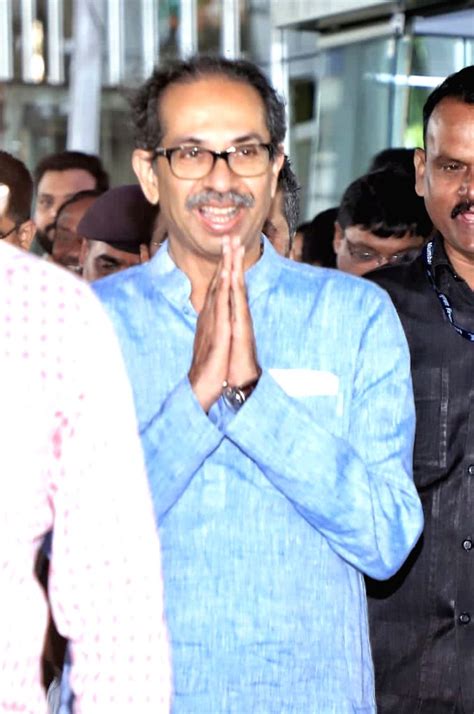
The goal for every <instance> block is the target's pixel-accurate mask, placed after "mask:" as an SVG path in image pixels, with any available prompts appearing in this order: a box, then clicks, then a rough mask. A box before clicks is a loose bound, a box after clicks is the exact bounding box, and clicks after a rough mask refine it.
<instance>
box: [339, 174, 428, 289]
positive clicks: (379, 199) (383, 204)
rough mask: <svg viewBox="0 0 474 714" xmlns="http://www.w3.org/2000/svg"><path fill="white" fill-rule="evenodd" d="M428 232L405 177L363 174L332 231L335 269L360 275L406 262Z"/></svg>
mask: <svg viewBox="0 0 474 714" xmlns="http://www.w3.org/2000/svg"><path fill="white" fill-rule="evenodd" d="M432 231H433V225H432V223H431V220H430V217H429V216H428V214H427V212H426V209H425V204H424V202H423V199H422V198H420V197H419V196H418V195H417V194H416V192H415V189H414V187H413V186H412V183H411V180H410V179H409V178H408V177H407V176H406V175H405V174H402V173H399V172H397V171H393V170H392V169H384V170H381V171H374V172H373V173H371V174H366V176H362V177H361V178H358V179H357V180H356V181H353V183H351V184H350V186H349V187H348V188H347V189H346V190H345V192H344V195H343V196H342V200H341V204H340V206H339V210H338V214H337V220H336V222H335V227H334V251H335V253H336V263H337V267H338V268H339V270H344V271H345V272H347V273H352V274H353V275H365V273H368V272H369V271H371V270H374V269H376V268H380V267H381V266H383V265H387V264H391V265H393V264H396V263H404V262H410V261H411V260H413V259H414V258H416V256H417V255H418V254H419V253H420V251H421V249H422V247H423V245H424V243H425V242H426V240H427V239H428V238H429V236H430V235H431V233H432Z"/></svg>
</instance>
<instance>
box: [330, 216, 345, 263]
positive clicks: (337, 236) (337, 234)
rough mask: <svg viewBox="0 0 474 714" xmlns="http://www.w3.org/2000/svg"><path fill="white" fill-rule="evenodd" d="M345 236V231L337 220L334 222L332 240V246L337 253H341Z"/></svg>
mask: <svg viewBox="0 0 474 714" xmlns="http://www.w3.org/2000/svg"><path fill="white" fill-rule="evenodd" d="M343 238H344V231H343V230H342V228H341V226H340V225H339V223H338V222H337V221H335V222H334V238H333V241H332V247H333V250H334V252H335V253H336V255H337V254H338V253H339V251H340V249H341V246H342V241H343Z"/></svg>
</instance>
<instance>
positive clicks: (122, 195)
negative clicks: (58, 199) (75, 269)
mask: <svg viewBox="0 0 474 714" xmlns="http://www.w3.org/2000/svg"><path fill="white" fill-rule="evenodd" d="M157 213H158V208H157V206H155V205H153V204H151V203H149V202H148V201H147V199H146V198H145V196H144V195H143V191H142V190H141V188H140V186H137V185H132V184H131V185H128V186H118V187H117V188H112V189H110V190H109V191H106V192H105V193H104V194H103V195H102V196H101V197H100V198H99V199H98V200H97V201H96V202H95V203H94V205H93V206H91V208H90V209H89V210H88V211H87V212H86V213H85V215H84V216H83V218H82V220H81V222H80V223H79V226H78V233H79V234H80V236H81V238H82V247H81V254H80V264H81V266H82V277H83V278H84V280H87V281H88V282H92V281H93V280H99V279H100V278H103V277H105V276H107V275H111V274H112V273H117V272H119V271H121V270H125V269H127V268H131V267H133V266H134V265H138V264H139V263H140V262H142V258H141V257H140V250H141V247H144V248H145V249H146V251H147V253H149V246H150V241H151V236H152V232H153V227H154V222H155V218H156V215H157ZM142 249H143V248H142ZM146 259H148V255H147V258H146Z"/></svg>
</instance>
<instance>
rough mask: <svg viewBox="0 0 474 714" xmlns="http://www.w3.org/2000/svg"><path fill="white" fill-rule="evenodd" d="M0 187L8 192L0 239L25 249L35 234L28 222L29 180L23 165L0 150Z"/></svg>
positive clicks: (0, 216) (29, 209) (0, 220)
mask: <svg viewBox="0 0 474 714" xmlns="http://www.w3.org/2000/svg"><path fill="white" fill-rule="evenodd" d="M0 184H3V185H4V186H7V187H8V190H9V193H8V202H7V204H6V207H5V210H4V211H3V212H2V213H1V215H0V240H4V241H6V242H7V243H11V244H12V245H16V246H17V248H23V250H28V249H29V247H30V244H31V241H32V240H33V236H34V233H35V224H34V223H33V221H32V220H31V202H32V199H33V179H32V178H31V176H30V172H29V171H28V169H27V168H26V166H25V164H24V163H23V162H22V161H20V160H19V159H16V158H15V157H14V156H12V155H11V154H9V153H7V152H6V151H0Z"/></svg>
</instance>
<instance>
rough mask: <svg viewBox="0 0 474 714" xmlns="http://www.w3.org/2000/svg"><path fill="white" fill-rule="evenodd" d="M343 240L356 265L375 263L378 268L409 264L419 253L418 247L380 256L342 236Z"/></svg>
mask: <svg viewBox="0 0 474 714" xmlns="http://www.w3.org/2000/svg"><path fill="white" fill-rule="evenodd" d="M344 238H345V240H346V245H347V250H348V252H349V255H350V256H351V258H352V259H353V260H354V261H355V262H356V263H371V262H372V261H375V262H376V263H377V265H378V266H379V267H380V266H382V265H400V264H405V263H411V262H412V261H413V260H415V258H417V257H418V256H419V255H420V253H421V247H420V248H409V249H408V250H402V251H400V253H394V254H393V255H382V254H381V253H378V252H377V251H375V250H367V249H366V248H362V247H361V246H358V245H356V244H355V243H352V242H351V241H350V240H349V238H348V237H347V236H344Z"/></svg>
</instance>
